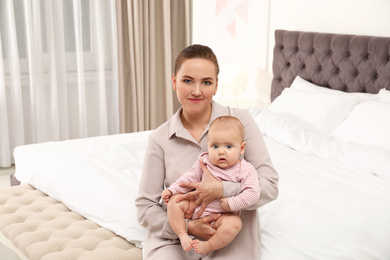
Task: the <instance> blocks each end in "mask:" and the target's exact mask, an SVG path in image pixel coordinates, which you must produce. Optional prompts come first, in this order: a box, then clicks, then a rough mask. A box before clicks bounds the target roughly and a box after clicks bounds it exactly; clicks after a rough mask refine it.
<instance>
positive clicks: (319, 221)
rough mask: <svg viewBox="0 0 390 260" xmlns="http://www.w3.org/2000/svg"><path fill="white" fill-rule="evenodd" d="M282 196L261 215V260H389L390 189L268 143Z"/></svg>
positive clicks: (376, 180) (332, 164) (369, 178)
mask: <svg viewBox="0 0 390 260" xmlns="http://www.w3.org/2000/svg"><path fill="white" fill-rule="evenodd" d="M266 144H267V147H268V149H269V152H270V154H271V156H272V160H273V162H274V166H275V168H276V170H277V171H278V173H279V175H280V182H279V191H280V193H279V197H278V199H277V200H275V201H273V202H271V203H269V204H267V205H265V206H263V207H262V208H261V209H260V210H259V215H260V225H261V229H262V257H261V259H262V260H284V259H299V260H305V259H307V260H312V259H332V260H334V259H370V260H374V259H383V260H385V259H387V260H388V259H390V188H389V187H390V184H389V183H387V182H384V181H383V180H382V179H380V178H378V177H377V176H375V175H373V174H370V173H369V172H367V171H364V170H358V169H356V168H352V167H350V166H346V165H345V164H342V163H341V162H337V161H334V160H328V159H320V158H316V157H313V156H311V155H307V154H304V153H302V152H297V151H295V150H292V149H289V148H286V147H285V146H283V145H281V144H279V143H277V142H275V141H273V140H271V139H269V138H266Z"/></svg>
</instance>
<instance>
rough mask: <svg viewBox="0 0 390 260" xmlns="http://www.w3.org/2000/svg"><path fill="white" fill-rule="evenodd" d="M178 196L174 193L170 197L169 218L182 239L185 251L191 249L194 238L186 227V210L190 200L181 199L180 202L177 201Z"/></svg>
mask: <svg viewBox="0 0 390 260" xmlns="http://www.w3.org/2000/svg"><path fill="white" fill-rule="evenodd" d="M177 196H180V195H174V196H172V197H171V198H170V200H169V203H168V220H169V223H170V224H171V227H172V229H173V231H174V232H175V233H176V235H177V236H178V237H179V239H180V243H181V246H182V247H183V250H184V251H189V250H191V248H192V242H193V241H192V239H191V238H190V236H189V235H188V234H187V229H186V221H185V219H186V217H187V218H188V216H186V214H185V213H186V212H187V210H188V207H189V205H190V203H189V201H188V200H184V201H181V202H179V203H177V202H176V198H177Z"/></svg>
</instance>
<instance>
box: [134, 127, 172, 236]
mask: <svg viewBox="0 0 390 260" xmlns="http://www.w3.org/2000/svg"><path fill="white" fill-rule="evenodd" d="M155 139H157V137H156V136H154V135H153V133H152V134H151V135H150V137H149V141H148V145H147V148H146V152H145V157H144V165H143V170H142V175H141V180H140V185H139V192H138V196H137V198H136V200H135V205H136V207H137V217H138V221H139V223H140V224H141V226H143V227H145V228H146V229H147V230H148V231H149V232H151V233H153V234H155V235H156V236H158V237H161V238H166V239H177V238H178V237H177V236H176V234H175V232H173V230H172V228H171V225H170V224H169V221H168V217H167V212H166V206H165V204H164V203H160V199H161V193H162V191H163V189H164V181H165V165H164V155H163V150H162V148H161V146H160V145H159V144H158V142H157V141H156V140H155Z"/></svg>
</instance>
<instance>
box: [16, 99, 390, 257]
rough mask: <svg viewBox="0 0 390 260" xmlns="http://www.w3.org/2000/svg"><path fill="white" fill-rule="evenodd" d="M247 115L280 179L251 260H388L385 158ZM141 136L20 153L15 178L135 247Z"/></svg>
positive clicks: (266, 115) (389, 180)
mask: <svg viewBox="0 0 390 260" xmlns="http://www.w3.org/2000/svg"><path fill="white" fill-rule="evenodd" d="M305 95H307V93H306V94H305ZM249 111H250V113H251V114H252V115H253V116H254V118H255V120H256V122H257V123H258V125H259V127H260V129H261V131H262V132H263V134H264V136H265V140H266V143H267V147H268V149H269V152H270V155H271V158H272V160H273V162H274V165H275V168H276V169H277V171H278V173H279V175H280V183H279V190H280V195H279V197H278V198H277V200H275V201H273V202H271V203H269V204H267V205H265V206H263V207H262V208H261V209H260V210H259V218H260V221H261V229H262V258H261V259H262V260H279V259H280V260H285V259H293V260H295V259H297V260H305V259H308V260H309V259H332V260H333V259H343V260H344V259H359V260H360V259H363V260H364V259H369V260H374V259H378V260H379V259H383V260H385V259H386V260H388V259H390V150H386V149H378V148H375V147H371V146H367V145H366V146H363V145H361V144H356V143H351V142H343V141H340V140H335V139H333V138H332V137H331V136H329V135H328V136H327V135H324V134H323V133H314V132H310V131H308V130H307V128H305V127H302V125H299V124H297V123H296V121H294V120H291V118H288V117H285V116H284V115H282V114H278V113H277V112H275V111H271V110H268V109H263V110H262V111H260V110H258V109H249ZM336 112H337V111H336ZM335 127H336V126H335ZM149 133H150V132H140V133H133V134H122V135H114V136H104V137H95V138H87V139H78V140H70V141H65V142H53V143H43V144H36V145H27V146H21V147H18V148H17V149H16V150H15V153H14V155H15V160H16V177H17V179H19V180H20V181H21V182H23V183H30V184H32V185H33V186H34V187H36V188H37V189H40V190H41V191H43V192H45V193H47V194H48V195H50V196H52V197H53V198H55V199H57V200H59V201H62V202H63V203H64V204H65V205H67V206H68V207H69V208H70V209H72V210H75V211H76V212H78V213H79V214H81V215H83V216H85V217H87V218H88V219H91V220H93V221H95V222H96V223H98V224H100V225H102V226H103V227H106V228H107V229H109V230H112V231H113V232H115V233H116V234H118V235H120V236H123V237H124V238H126V239H127V240H128V241H130V242H133V243H135V244H136V245H138V246H142V242H143V241H144V240H145V237H146V235H147V232H146V230H144V229H143V228H142V227H141V226H140V225H139V224H138V222H137V220H136V209H135V206H134V199H135V196H136V194H137V190H138V180H139V178H140V174H141V169H142V158H143V154H144V151H145V147H146V141H147V138H148V136H149Z"/></svg>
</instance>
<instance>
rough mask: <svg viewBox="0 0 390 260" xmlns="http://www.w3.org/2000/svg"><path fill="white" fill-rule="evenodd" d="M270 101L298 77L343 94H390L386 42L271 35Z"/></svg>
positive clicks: (388, 41) (291, 33) (286, 33)
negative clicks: (386, 91)
mask: <svg viewBox="0 0 390 260" xmlns="http://www.w3.org/2000/svg"><path fill="white" fill-rule="evenodd" d="M272 69H273V79H272V91H271V100H272V101H273V100H274V99H275V98H276V97H277V96H279V95H280V93H281V92H282V91H283V89H284V88H287V87H290V85H291V83H292V82H293V80H294V78H295V77H296V76H297V75H299V76H301V77H302V78H304V79H306V80H308V81H310V82H313V83H314V84H316V85H319V86H323V87H327V88H332V89H338V90H342V91H346V92H368V93H374V94H375V93H378V92H379V90H380V89H382V88H386V89H388V90H390V38H388V37H374V36H358V35H347V34H330V33H315V32H299V31H286V30H276V31H275V47H274V57H273V67H272Z"/></svg>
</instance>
